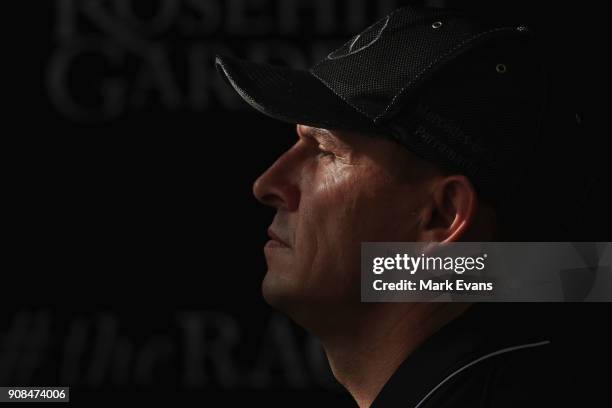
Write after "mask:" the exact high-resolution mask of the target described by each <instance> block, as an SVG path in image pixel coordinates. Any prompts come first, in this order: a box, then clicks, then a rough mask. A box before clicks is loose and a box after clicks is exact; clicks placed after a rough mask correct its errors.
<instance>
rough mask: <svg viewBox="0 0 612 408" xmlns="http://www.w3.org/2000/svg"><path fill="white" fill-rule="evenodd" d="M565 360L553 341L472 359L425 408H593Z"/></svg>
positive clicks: (449, 377)
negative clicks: (581, 392)
mask: <svg viewBox="0 0 612 408" xmlns="http://www.w3.org/2000/svg"><path fill="white" fill-rule="evenodd" d="M559 357H560V356H559V355H558V353H557V351H556V349H555V347H554V345H553V344H551V343H550V342H548V341H544V342H537V343H527V344H518V345H515V346H511V347H505V348H502V349H498V350H493V351H490V352H488V353H484V354H482V355H479V356H470V360H469V361H466V360H464V361H462V363H461V364H460V365H458V366H455V367H453V368H452V370H449V372H447V373H446V374H445V377H444V378H443V379H442V380H441V381H440V383H439V384H438V386H437V389H436V390H432V391H433V392H431V393H430V395H429V396H426V397H424V399H423V400H422V402H421V404H420V406H419V407H420V408H426V407H480V408H489V407H495V408H505V407H508V408H510V407H534V408H535V407H539V408H542V407H576V406H589V405H588V404H587V403H586V401H585V400H582V401H581V400H580V397H582V396H580V395H579V393H578V392H577V389H576V388H575V385H574V383H573V381H572V379H571V376H570V374H569V370H568V368H567V367H565V366H564V364H563V360H562V359H560V358H559Z"/></svg>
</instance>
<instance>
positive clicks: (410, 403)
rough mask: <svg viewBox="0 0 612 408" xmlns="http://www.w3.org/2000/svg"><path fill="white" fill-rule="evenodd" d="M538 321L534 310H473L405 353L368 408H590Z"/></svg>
mask: <svg viewBox="0 0 612 408" xmlns="http://www.w3.org/2000/svg"><path fill="white" fill-rule="evenodd" d="M546 323H547V321H546V315H542V314H541V313H537V306H534V305H530V304H478V305H475V306H473V307H472V308H470V309H468V311H467V312H465V313H464V314H463V315H462V316H460V317H459V318H457V319H455V320H454V321H452V322H451V323H449V324H447V325H446V326H444V327H443V328H442V329H440V330H439V331H438V332H437V333H435V334H434V335H433V336H431V337H430V338H429V339H428V340H427V341H426V342H424V343H423V344H422V345H421V346H420V347H419V348H418V349H417V350H416V351H415V352H413V353H412V354H411V355H410V356H409V357H408V358H407V359H406V360H405V361H404V362H403V363H402V364H401V365H400V367H399V368H398V370H397V371H396V372H395V374H393V376H392V377H391V378H390V380H389V381H388V382H387V383H386V384H385V386H384V387H383V389H382V390H381V392H380V393H379V395H378V396H377V398H376V399H375V401H374V403H373V404H372V408H382V407H406V408H432V407H436V408H441V407H443V408H448V407H466V408H481V407H482V408H484V407H496V408H506V407H538V408H541V407H588V406H592V405H591V403H590V402H589V400H588V398H589V396H588V395H584V394H581V393H580V392H579V390H578V389H577V387H576V385H575V384H576V383H575V381H574V379H573V378H572V376H571V374H570V371H571V370H570V369H569V367H568V366H567V364H566V363H565V360H564V358H563V356H562V355H561V354H560V352H559V349H557V348H556V347H555V341H554V337H553V334H552V331H551V330H550V328H549V327H548V326H547V324H546Z"/></svg>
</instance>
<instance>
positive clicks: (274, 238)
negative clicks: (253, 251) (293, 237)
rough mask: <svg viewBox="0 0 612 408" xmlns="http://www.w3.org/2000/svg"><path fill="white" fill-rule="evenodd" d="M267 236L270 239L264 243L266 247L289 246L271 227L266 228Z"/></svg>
mask: <svg viewBox="0 0 612 408" xmlns="http://www.w3.org/2000/svg"><path fill="white" fill-rule="evenodd" d="M268 237H269V238H270V241H268V243H267V244H266V247H281V248H290V246H289V244H288V243H287V242H286V241H284V240H282V239H281V238H280V237H279V236H278V235H277V234H276V233H275V232H274V231H272V229H270V228H268Z"/></svg>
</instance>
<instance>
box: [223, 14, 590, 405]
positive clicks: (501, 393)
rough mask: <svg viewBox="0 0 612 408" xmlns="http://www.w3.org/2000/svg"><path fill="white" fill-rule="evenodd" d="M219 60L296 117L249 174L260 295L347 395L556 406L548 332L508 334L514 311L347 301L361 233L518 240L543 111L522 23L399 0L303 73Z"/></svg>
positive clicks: (249, 95)
mask: <svg viewBox="0 0 612 408" xmlns="http://www.w3.org/2000/svg"><path fill="white" fill-rule="evenodd" d="M216 63H217V68H218V70H219V72H220V73H221V74H222V75H223V76H224V77H225V78H226V79H227V81H228V82H229V84H231V86H233V87H234V88H235V90H236V91H237V92H238V93H239V94H240V96H241V97H242V98H243V99H244V100H245V101H247V102H248V103H249V104H250V105H251V106H253V107H254V108H256V109H257V110H259V111H261V112H262V113H264V114H266V115H268V116H271V117H273V118H275V119H279V120H282V121H286V122H289V123H295V124H296V125H297V136H298V138H297V141H296V143H295V144H294V145H293V147H291V148H290V149H289V150H288V151H287V152H286V153H284V154H283V155H282V156H281V157H280V158H278V160H277V161H276V162H275V163H274V164H273V165H272V166H271V167H270V168H269V169H268V170H267V171H266V172H265V173H264V174H263V175H262V176H261V177H260V178H259V179H258V180H257V181H256V183H255V185H254V194H255V196H256V197H257V199H258V200H260V201H261V202H262V203H264V204H266V205H269V206H272V207H274V208H276V210H277V213H276V216H275V217H274V220H273V222H272V224H271V226H270V229H269V231H268V234H269V237H270V241H269V242H268V243H267V244H266V247H265V255H266V260H267V263H268V271H267V274H266V276H265V279H264V282H263V285H262V288H263V295H264V297H265V299H266V301H267V302H268V303H269V304H271V305H272V306H274V307H276V308H278V309H279V310H282V311H283V312H285V313H286V314H288V315H289V316H290V317H291V318H292V319H293V320H295V321H296V322H297V323H299V324H300V325H302V326H303V327H305V328H306V329H307V330H309V331H310V332H311V333H313V334H314V335H316V336H317V337H319V338H320V339H321V341H322V343H323V346H324V349H325V352H326V354H327V357H328V359H329V363H330V366H331V368H332V371H333V374H334V376H335V377H336V378H337V380H338V381H339V382H340V383H341V384H342V385H344V386H345V387H346V389H347V390H348V391H349V392H350V393H351V395H352V396H353V397H354V399H355V401H356V402H357V404H358V405H359V406H360V407H368V406H402V407H404V406H405V407H481V406H482V407H493V406H495V407H505V406H508V407H510V406H512V407H514V406H521V407H524V406H533V407H536V406H538V407H542V406H563V404H566V403H567V404H569V403H570V401H571V398H572V397H573V396H572V395H571V394H572V393H571V392H569V394H568V395H567V396H566V395H564V393H565V391H571V387H569V386H568V384H570V381H569V379H568V378H566V376H565V375H564V374H563V370H564V367H562V366H560V367H556V366H555V364H557V362H558V360H556V359H555V356H554V350H553V348H552V347H551V341H550V339H549V338H548V337H546V335H547V333H542V330H540V329H541V327H538V326H542V325H540V324H537V323H538V321H536V324H535V325H534V327H530V326H529V325H530V323H529V322H528V321H527V320H525V319H523V320H522V321H520V324H519V326H520V329H519V330H516V328H517V327H516V324H515V323H518V321H517V320H518V319H517V316H516V315H513V313H516V309H511V310H510V313H509V314H508V313H507V311H505V310H502V309H501V308H498V309H495V308H492V307H486V308H485V307H483V306H481V305H477V306H472V305H470V304H468V303H361V302H360V275H359V273H360V272H359V271H360V248H361V243H362V242H377V241H382V242H394V241H398V242H419V241H424V242H457V241H496V240H506V239H510V238H511V237H514V236H515V233H516V230H517V228H518V226H519V225H520V218H521V217H520V215H524V213H523V212H522V211H523V209H524V205H525V202H521V200H517V199H516V197H517V196H518V197H520V198H524V199H525V200H527V199H526V195H527V194H529V193H527V192H529V191H532V190H529V188H530V187H529V186H527V185H526V180H528V179H529V180H530V181H531V183H530V184H531V185H535V186H537V180H534V177H533V174H534V173H533V169H535V168H536V167H537V166H538V164H539V163H540V161H539V156H538V152H541V148H542V144H544V143H546V142H545V141H544V139H543V135H544V134H549V133H550V132H551V129H552V127H551V126H554V125H555V123H553V121H551V120H549V118H550V117H552V116H553V115H554V114H555V113H556V112H557V111H556V110H555V109H556V108H555V107H554V106H553V105H552V104H551V103H550V101H549V100H547V89H546V86H547V84H546V80H545V76H544V72H543V69H542V65H541V64H540V63H539V62H538V52H537V48H536V47H535V46H534V44H533V38H532V34H531V32H530V30H529V28H527V27H524V26H520V25H513V26H498V25H495V24H491V23H488V22H485V21H480V20H477V19H474V18H470V17H469V16H466V15H462V14H460V13H455V12H451V11H446V10H439V9H418V10H417V9H414V8H402V9H399V10H397V11H395V12H394V13H392V14H390V15H389V16H386V17H385V18H383V19H382V20H380V21H378V22H376V23H375V24H373V25H372V26H370V27H368V28H367V29H366V30H365V31H364V32H362V33H361V34H359V35H357V36H355V37H354V38H352V39H351V40H350V41H348V42H347V43H346V44H345V45H344V46H342V47H341V48H340V49H338V50H335V51H333V52H331V53H330V54H329V55H328V56H327V58H326V59H325V60H323V61H321V62H320V63H319V64H317V65H316V66H315V67H314V68H312V69H311V70H310V71H308V72H306V71H298V70H292V69H290V68H283V67H272V66H264V65H259V64H254V63H250V62H246V61H239V60H236V59H233V58H229V57H218V58H217V62H216ZM572 119H574V117H572ZM551 123H552V125H551ZM517 158H518V159H519V160H520V163H521V165H520V166H517ZM538 174H545V173H538ZM542 177H545V176H544V175H542ZM531 188H532V189H535V187H531ZM529 201H531V200H529ZM510 202H512V205H509V203H510ZM504 313H506V314H504ZM507 319H510V320H507ZM536 327H537V328H538V329H537V330H536ZM582 405H583V406H584V403H583V401H582Z"/></svg>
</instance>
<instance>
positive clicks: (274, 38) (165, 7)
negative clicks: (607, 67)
mask: <svg viewBox="0 0 612 408" xmlns="http://www.w3.org/2000/svg"><path fill="white" fill-rule="evenodd" d="M422 3H423V2H415V1H412V2H410V1H401V0H397V1H393V0H388V1H367V0H336V1H333V0H320V1H317V0H304V1H299V0H233V1H230V0H223V1H222V0H165V1H162V0H155V1H154V0H114V1H111V0H107V1H102V0H100V1H88V0H53V1H51V0H49V1H44V2H43V1H23V2H21V4H20V7H21V8H22V10H20V11H21V13H19V14H15V15H9V16H8V17H9V19H11V18H12V19H14V21H13V22H12V23H13V24H14V26H15V27H14V29H13V30H12V35H13V36H14V38H8V39H9V41H13V42H14V44H12V45H13V46H14V47H15V48H16V50H15V51H6V52H7V53H9V52H10V54H9V58H8V60H9V61H8V62H9V64H7V65H10V67H11V68H14V69H15V71H16V72H14V73H12V74H10V75H7V76H5V80H8V81H7V82H8V84H7V85H6V89H7V90H8V92H9V93H7V94H5V95H6V98H5V103H6V105H7V106H6V108H8V109H6V108H5V109H6V110H5V112H6V113H5V115H6V119H7V120H8V121H7V126H6V128H5V132H6V134H5V138H4V139H5V140H6V141H8V142H9V146H8V147H7V148H6V149H5V150H4V156H5V163H7V164H8V165H7V166H6V170H5V175H4V177H3V180H4V183H3V184H4V185H5V190H4V194H3V198H4V199H3V201H4V202H5V204H7V207H6V208H8V210H6V211H5V225H7V227H8V228H7V229H6V231H8V234H7V241H6V242H5V251H3V252H4V253H5V260H6V262H5V263H4V268H3V273H2V275H3V278H4V279H3V280H2V306H3V307H2V311H1V312H0V384H2V385H47V386H53V385H56V386H59V385H69V386H71V387H72V395H71V400H72V401H73V403H83V404H86V405H88V406H91V405H95V404H100V405H102V404H107V403H117V402H118V401H120V400H128V401H130V402H150V403H154V402H159V401H164V402H170V401H174V402H173V404H176V405H181V404H185V405H186V404H187V403H188V402H194V401H196V402H199V403H208V404H210V405H213V406H216V405H220V404H223V405H228V406H233V405H237V404H238V403H239V402H240V401H244V399H245V398H247V399H248V401H250V402H251V403H260V402H261V403H266V404H267V405H269V406H285V405H287V404H290V406H311V405H313V404H320V403H325V404H326V405H328V404H329V405H332V404H333V405H336V406H353V402H352V400H351V398H350V397H349V396H348V394H346V393H345V392H344V391H343V390H342V389H341V388H340V387H339V386H338V385H337V384H335V382H334V380H333V379H332V377H331V376H330V374H329V370H328V367H327V363H326V361H325V359H324V357H323V355H322V352H321V349H320V346H319V345H318V343H317V342H316V340H315V339H313V338H311V337H309V336H308V335H306V334H305V333H304V332H303V331H302V329H300V328H299V327H297V326H295V325H293V324H292V323H291V322H290V321H289V320H288V319H286V318H285V317H283V316H282V315H279V314H277V313H275V312H273V311H272V310H271V309H270V308H269V307H268V306H267V305H266V304H265V303H264V302H263V300H262V299H261V295H260V284H261V280H262V278H263V275H264V273H265V262H264V257H263V252H262V247H263V245H264V243H265V241H266V240H267V238H266V229H267V226H268V225H269V223H270V221H271V216H272V214H273V213H272V211H271V210H269V209H266V208H264V207H263V206H261V205H259V204H258V203H257V202H256V201H255V200H254V198H253V197H252V193H251V185H252V183H253V181H254V180H255V179H256V177H257V176H258V175H259V174H260V173H261V172H262V171H263V170H265V169H266V167H267V166H268V165H270V164H271V163H272V162H273V160H274V158H275V157H276V156H278V154H279V153H281V152H282V151H283V150H284V149H286V148H287V147H289V146H290V144H291V143H292V142H293V140H294V137H295V136H294V129H293V127H292V126H289V125H285V124H280V123H277V122H274V121H272V120H269V119H267V118H264V117H262V116H260V115H259V114H256V113H253V112H252V111H250V110H249V108H248V107H247V106H246V105H245V104H244V103H242V102H241V101H240V100H239V99H238V97H237V96H236V95H235V94H234V93H233V91H232V90H230V89H229V88H228V87H227V86H226V85H225V83H223V81H222V80H221V78H220V77H218V76H217V74H216V72H215V70H214V66H213V58H214V55H215V54H216V53H224V54H230V55H236V56H240V57H243V58H247V59H251V60H256V61H262V62H272V63H277V64H289V65H291V66H294V67H303V68H305V67H308V66H310V65H311V64H312V63H313V62H315V61H316V60H318V59H320V58H321V57H322V56H324V55H326V54H327V53H328V52H329V51H330V50H332V49H334V48H335V47H336V46H339V45H340V44H341V43H343V42H344V41H345V40H347V39H348V38H350V37H351V36H352V35H353V34H355V33H357V32H359V31H361V30H362V29H363V28H365V27H366V26H368V25H369V24H370V23H371V22H373V21H374V20H376V19H377V18H378V17H380V16H382V15H384V14H386V13H387V12H389V11H390V10H392V9H394V8H396V7H397V6H401V5H405V4H422ZM430 3H433V4H438V5H445V4H446V5H454V6H455V7H458V8H463V9H470V10H477V11H478V12H481V13H485V14H487V13H490V14H498V15H501V16H503V17H504V18H506V19H509V20H513V21H517V22H519V23H520V24H526V25H529V26H530V27H532V28H533V29H535V30H536V31H537V32H539V33H540V36H541V38H542V42H543V44H544V45H545V47H544V50H545V51H543V52H545V57H546V58H547V59H548V61H549V63H550V64H551V66H553V67H555V69H554V72H555V75H556V80H557V81H559V82H560V83H563V84H564V87H565V88H564V89H565V90H566V93H565V94H566V95H565V96H566V97H567V100H568V103H570V104H572V109H575V110H576V112H577V113H579V114H580V116H581V118H582V119H583V120H586V119H588V118H589V117H590V116H591V114H590V112H591V111H590V110H589V108H587V107H586V104H585V103H584V101H585V100H589V99H593V97H596V96H597V95H598V94H599V93H600V92H601V91H600V90H599V89H598V88H597V87H596V86H594V85H592V82H591V81H593V80H594V81H595V83H596V82H597V81H598V77H597V75H601V74H599V72H601V71H599V70H594V71H593V70H589V69H588V67H590V66H592V62H593V61H594V57H592V55H595V54H593V53H592V52H591V49H592V48H594V47H597V44H596V42H594V41H593V37H592V34H591V32H590V31H589V30H592V29H593V26H597V24H594V23H593V21H592V19H593V16H592V14H593V9H592V8H591V7H590V6H588V5H587V4H586V3H584V2H580V3H577V2H572V3H566V2H564V3H561V2H552V1H550V2H529V1H506V0H503V1H446V2H445V1H438V2H430ZM18 16H19V17H18ZM570 165H571V164H570ZM597 203H598V204H596V205H595V206H594V207H592V208H593V209H592V210H591V211H593V212H595V213H597V211H600V210H602V214H603V213H605V212H603V209H604V208H607V207H608V206H609V204H608V202H607V201H605V200H603V198H602V199H601V200H600V201H598V202H597ZM598 231H599V232H597V233H595V232H594V234H593V236H592V238H591V239H592V240H600V241H610V236H609V234H608V235H607V236H606V235H605V234H606V233H607V231H606V232H603V233H602V232H601V231H603V230H601V229H600V230H598ZM610 311H611V308H610V307H609V305H604V304H599V305H580V304H571V305H553V306H552V307H551V314H550V315H549V317H550V319H552V320H555V321H559V322H561V323H563V322H564V321H565V320H567V321H568V322H569V321H571V322H572V323H571V324H572V326H571V332H572V333H573V335H574V337H573V338H572V341H576V342H577V343H576V344H577V345H576V349H577V350H584V354H582V353H576V354H575V355H573V356H572V358H573V359H574V360H575V361H577V362H578V363H579V365H577V367H580V368H579V370H585V373H588V371H589V370H591V369H592V368H593V367H594V365H590V364H591V362H592V360H594V359H601V358H603V356H605V355H609V352H608V349H607V346H605V345H604V343H603V341H602V338H603V330H604V328H605V326H606V325H607V324H609V313H610ZM580 342H582V343H580ZM588 344H591V345H592V344H598V346H591V347H589V346H588ZM580 364H582V365H580ZM581 374H582V373H581ZM585 375H586V374H585ZM589 381H590V380H589ZM585 382H586V380H585Z"/></svg>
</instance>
